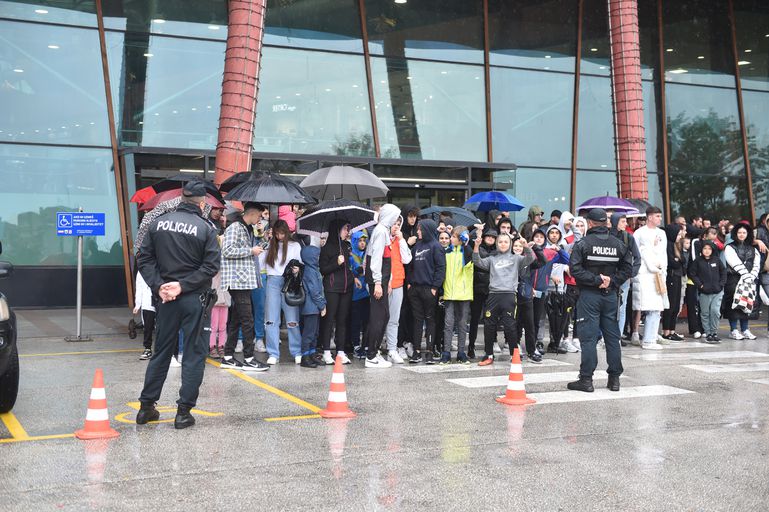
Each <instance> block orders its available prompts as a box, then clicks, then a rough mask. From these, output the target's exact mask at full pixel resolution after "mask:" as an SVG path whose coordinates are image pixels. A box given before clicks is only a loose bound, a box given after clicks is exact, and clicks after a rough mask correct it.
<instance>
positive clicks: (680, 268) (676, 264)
mask: <svg viewBox="0 0 769 512" xmlns="http://www.w3.org/2000/svg"><path fill="white" fill-rule="evenodd" d="M680 231H681V226H680V225H679V224H668V225H667V226H665V235H667V238H668V247H667V249H668V276H677V277H683V275H684V270H685V269H686V258H684V255H683V254H680V255H676V249H675V245H676V239H677V238H678V233H679V232H680Z"/></svg>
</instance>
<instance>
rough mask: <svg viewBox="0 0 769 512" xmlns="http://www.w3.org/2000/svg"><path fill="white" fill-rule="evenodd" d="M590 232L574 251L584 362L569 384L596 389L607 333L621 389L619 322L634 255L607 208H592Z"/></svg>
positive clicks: (609, 358) (613, 381) (613, 385)
mask: <svg viewBox="0 0 769 512" xmlns="http://www.w3.org/2000/svg"><path fill="white" fill-rule="evenodd" d="M587 223H588V231H587V234H586V235H585V237H584V238H582V240H580V241H579V242H577V243H576V244H575V246H574V249H573V251H572V253H571V262H570V264H569V269H570V271H571V275H572V276H573V277H574V279H575V280H576V281H577V286H578V287H579V299H578V302H577V312H578V318H577V326H578V330H579V339H580V342H581V343H582V364H581V365H580V368H579V380H577V381H575V382H570V383H569V384H568V385H567V387H568V388H569V389H572V390H575V391H586V392H588V393H592V392H593V372H594V371H595V368H596V366H597V365H598V355H597V353H596V343H597V342H598V339H599V338H600V337H601V334H603V339H604V341H605V342H606V362H607V363H608V365H609V367H608V368H607V370H606V372H607V373H608V374H609V383H608V384H607V386H606V387H608V388H609V389H610V390H612V391H619V376H620V375H621V374H622V356H621V353H620V350H621V349H620V343H619V340H620V332H619V327H618V325H617V307H618V305H619V287H620V286H621V285H622V283H624V282H625V281H626V280H627V279H628V278H629V277H630V274H631V272H632V267H633V265H632V261H633V260H632V255H631V253H630V250H629V249H628V248H627V247H626V246H625V244H624V243H622V241H621V240H620V239H618V238H616V237H613V236H610V235H609V229H608V228H607V227H606V211H604V210H603V209H601V208H595V209H593V210H590V213H588V215H587Z"/></svg>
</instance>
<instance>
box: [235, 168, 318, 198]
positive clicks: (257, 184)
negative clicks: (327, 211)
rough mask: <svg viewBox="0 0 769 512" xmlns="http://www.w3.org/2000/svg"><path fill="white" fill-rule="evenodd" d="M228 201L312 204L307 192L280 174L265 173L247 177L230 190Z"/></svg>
mask: <svg viewBox="0 0 769 512" xmlns="http://www.w3.org/2000/svg"><path fill="white" fill-rule="evenodd" d="M227 200H228V201H241V202H249V201H250V202H255V203H262V204H312V203H314V202H315V199H313V198H312V197H311V196H310V195H309V194H307V192H305V191H304V190H302V189H301V187H299V185H297V184H296V183H294V182H293V181H291V180H289V179H287V178H284V177H282V176H281V175H280V174H271V173H266V174H264V175H263V176H261V177H258V176H251V177H250V178H249V179H247V180H246V181H244V182H243V183H241V184H240V185H238V186H237V187H235V188H233V189H232V190H230V192H229V193H228V194H227Z"/></svg>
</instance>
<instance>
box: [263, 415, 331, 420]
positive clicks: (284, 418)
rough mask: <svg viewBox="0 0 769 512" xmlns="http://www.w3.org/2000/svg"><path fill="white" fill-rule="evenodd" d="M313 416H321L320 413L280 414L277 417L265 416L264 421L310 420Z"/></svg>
mask: <svg viewBox="0 0 769 512" xmlns="http://www.w3.org/2000/svg"><path fill="white" fill-rule="evenodd" d="M312 418H320V414H305V415H303V416H279V417H277V418H264V421H290V420H309V419H312Z"/></svg>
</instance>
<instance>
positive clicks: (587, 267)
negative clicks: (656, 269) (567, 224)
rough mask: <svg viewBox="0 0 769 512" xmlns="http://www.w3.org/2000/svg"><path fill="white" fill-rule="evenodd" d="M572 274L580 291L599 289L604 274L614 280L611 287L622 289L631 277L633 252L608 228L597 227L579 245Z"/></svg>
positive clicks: (570, 265) (577, 245)
mask: <svg viewBox="0 0 769 512" xmlns="http://www.w3.org/2000/svg"><path fill="white" fill-rule="evenodd" d="M569 269H570V270H571V275H572V276H573V277H574V279H575V280H576V281H577V287H579V288H598V287H599V286H600V285H601V277H600V276H599V274H603V275H605V276H608V277H609V278H611V285H610V287H613V288H616V287H619V286H621V285H622V284H623V283H624V282H625V281H627V280H628V279H629V278H630V273H631V272H632V270H633V257H632V255H631V254H630V250H629V249H628V248H627V247H626V246H625V244H624V243H622V241H621V240H619V239H618V238H616V237H613V236H611V235H609V229H608V228H606V227H603V226H601V227H595V228H591V229H589V230H588V232H587V234H586V235H585V236H584V237H583V238H582V239H581V240H580V241H579V242H577V243H576V244H574V249H572V252H571V261H570V263H569Z"/></svg>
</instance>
